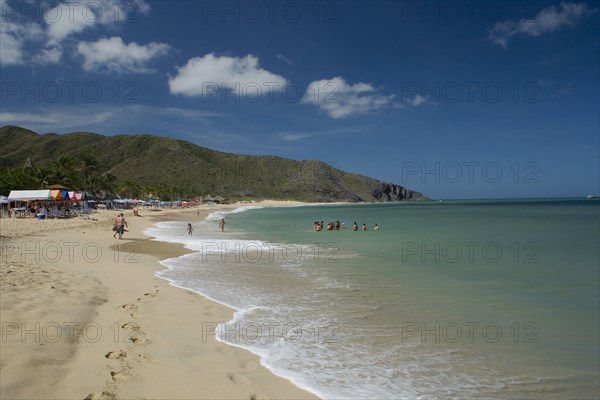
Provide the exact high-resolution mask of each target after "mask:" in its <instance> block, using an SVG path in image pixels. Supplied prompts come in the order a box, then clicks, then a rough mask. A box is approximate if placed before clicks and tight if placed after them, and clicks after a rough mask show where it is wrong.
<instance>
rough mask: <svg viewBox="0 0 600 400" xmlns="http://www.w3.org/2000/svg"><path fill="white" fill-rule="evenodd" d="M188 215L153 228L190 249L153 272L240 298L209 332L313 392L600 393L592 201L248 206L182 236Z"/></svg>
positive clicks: (598, 235) (599, 230) (598, 222)
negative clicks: (220, 224)
mask: <svg viewBox="0 0 600 400" xmlns="http://www.w3.org/2000/svg"><path fill="white" fill-rule="evenodd" d="M241 211H243V212H241ZM222 216H224V217H225V218H226V220H227V222H228V223H227V225H226V227H227V232H225V233H224V234H221V233H220V232H217V226H216V224H217V222H216V221H217V220H218V219H220V218H221V217H222ZM317 220H318V221H321V220H322V221H324V222H325V224H327V222H330V221H335V220H340V221H343V222H345V224H346V225H347V229H345V230H340V231H323V232H319V233H317V232H314V230H313V229H312V223H313V222H314V221H317ZM354 221H356V222H357V223H358V225H359V226H362V224H363V223H366V224H367V225H368V227H369V231H367V232H363V231H359V232H353V231H352V229H351V227H352V223H353V222H354ZM374 223H378V224H379V226H380V230H379V231H378V232H375V231H373V224H374ZM186 224H187V223H185V222H166V223H161V224H159V225H158V226H157V227H155V228H153V229H151V230H149V232H148V233H150V234H152V235H153V236H156V237H157V239H159V240H168V241H176V242H182V243H185V244H186V246H188V247H190V248H191V249H193V250H195V251H196V252H195V253H191V254H188V255H186V256H183V257H180V258H177V259H171V260H166V261H165V262H164V264H165V265H166V266H167V267H168V268H169V269H168V270H166V271H163V272H161V273H160V276H162V277H163V278H165V279H168V280H170V281H171V282H172V283H173V284H175V285H178V286H182V287H186V288H190V289H193V290H196V291H198V292H200V293H202V294H205V295H207V296H208V297H210V298H212V299H214V300H217V301H219V302H222V303H224V304H227V305H230V306H232V307H234V308H235V309H237V310H238V311H237V313H236V315H235V318H234V320H233V321H230V322H229V323H228V324H227V325H223V326H220V327H219V330H218V332H217V336H218V339H219V340H222V341H225V342H228V343H231V344H233V345H237V346H241V347H245V348H248V349H250V350H252V351H254V352H255V353H257V354H259V355H260V356H261V357H262V362H263V364H264V365H266V366H267V367H269V368H270V369H272V370H273V371H274V372H275V373H277V374H279V375H282V376H285V377H287V378H289V379H291V380H292V381H293V382H295V383H296V384H298V385H299V386H301V387H303V388H306V389H308V390H311V391H313V392H314V393H316V394H318V395H320V396H322V397H325V398H411V399H412V398H427V399H429V398H449V397H456V398H507V399H525V398H527V399H549V398H555V399H564V398H597V397H598V393H599V390H600V385H599V379H600V378H599V377H600V373H599V364H600V352H599V335H600V330H599V316H598V314H599V313H598V308H599V304H600V296H599V285H600V276H599V265H600V255H599V251H600V250H599V243H600V202H599V201H597V200H577V199H543V200H485V201H443V202H428V203H414V204H413V203H388V204H359V205H323V206H319V205H317V206H306V207H293V208H263V209H247V208H246V209H242V210H236V211H235V212H232V213H215V214H213V215H211V217H209V220H207V221H196V222H194V225H195V234H194V236H193V237H187V236H185V234H184V233H185V225H186Z"/></svg>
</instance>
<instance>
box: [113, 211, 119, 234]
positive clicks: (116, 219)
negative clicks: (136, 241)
mask: <svg viewBox="0 0 600 400" xmlns="http://www.w3.org/2000/svg"><path fill="white" fill-rule="evenodd" d="M118 226H119V214H117V216H116V217H115V219H114V220H113V228H112V230H113V232H114V233H113V238H114V239H116V238H117V234H118V233H119V228H118Z"/></svg>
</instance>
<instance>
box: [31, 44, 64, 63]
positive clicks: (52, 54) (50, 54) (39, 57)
mask: <svg viewBox="0 0 600 400" xmlns="http://www.w3.org/2000/svg"><path fill="white" fill-rule="evenodd" d="M61 57H62V50H61V49H60V48H58V47H50V48H46V49H43V50H42V51H40V52H39V53H38V54H36V55H35V56H33V61H34V62H36V63H38V64H57V63H58V62H59V61H60V58H61Z"/></svg>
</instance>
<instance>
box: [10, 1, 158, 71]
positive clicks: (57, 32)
mask: <svg viewBox="0 0 600 400" xmlns="http://www.w3.org/2000/svg"><path fill="white" fill-rule="evenodd" d="M30 3H31V4H30V5H28V6H27V7H20V6H19V4H21V3H19V2H7V1H5V0H0V5H1V8H2V23H1V24H0V42H1V44H2V45H1V46H0V64H2V65H19V64H25V63H28V62H34V63H36V64H56V63H58V62H60V60H61V57H62V54H64V53H67V52H68V51H69V50H70V48H69V47H70V45H71V44H72V42H71V41H69V40H67V39H69V38H71V37H72V36H75V35H77V34H80V33H81V32H83V31H84V30H87V29H90V28H95V27H98V26H110V25H114V24H117V23H124V22H131V21H132V20H133V21H135V20H137V19H138V18H139V15H141V14H146V13H148V12H149V10H150V6H149V5H148V4H147V3H146V2H145V1H144V0H78V1H63V2H37V1H32V2H30ZM27 10H29V11H27ZM31 10H34V11H35V12H39V13H40V14H39V15H37V16H36V15H35V14H32V13H31V12H32V11H31ZM42 12H43V14H42ZM22 13H24V14H22ZM32 15H33V16H32ZM32 18H34V19H36V21H35V22H28V21H29V20H31V19H32Z"/></svg>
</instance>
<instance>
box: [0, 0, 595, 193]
mask: <svg viewBox="0 0 600 400" xmlns="http://www.w3.org/2000/svg"><path fill="white" fill-rule="evenodd" d="M0 6H1V7H2V24H1V28H0V35H1V36H0V68H1V73H2V78H1V80H2V99H1V111H0V124H2V125H7V124H11V125H19V126H23V127H26V128H29V129H32V130H34V131H36V132H39V133H48V132H57V133H67V132H73V131H93V132H98V133H102V134H106V135H114V134H135V133H150V134H155V135H161V136H170V137H174V138H180V139H184V140H188V141H191V142H193V143H196V144H198V145H202V146H206V147H209V148H213V149H217V150H222V151H227V152H235V153H242V154H256V155H263V154H273V155H278V156H282V157H289V158H293V159H320V160H323V161H325V162H328V163H330V164H331V165H333V166H335V167H338V168H341V169H343V170H346V171H350V172H356V173H360V174H364V175H368V176H372V177H376V178H379V179H382V180H386V181H393V182H395V183H398V184H401V185H403V186H406V187H408V188H411V189H414V190H418V191H421V192H423V193H425V194H426V195H428V196H430V197H433V198H489V197H536V196H539V197H552V196H583V195H587V194H598V193H599V192H600V176H599V174H600V172H599V171H600V143H599V137H600V127H599V118H600V117H599V109H600V103H599V97H600V81H599V74H598V71H599V70H600V65H599V61H600V60H599V57H600V56H599V54H600V49H599V39H600V34H599V33H600V32H599V26H600V24H599V18H600V16H599V10H598V9H599V7H600V5H599V4H598V2H577V1H575V2H568V1H567V2H532V1H528V2H508V1H484V2H471V1H469V2H445V1H429V2H419V1H369V2H360V1H333V2H315V1H290V2H278V1H272V2H269V1H246V2H236V1H228V2H224V1H149V0H135V1H134V0H78V1H70V2H60V1H52V2H45V1H5V0H1V1H0Z"/></svg>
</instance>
